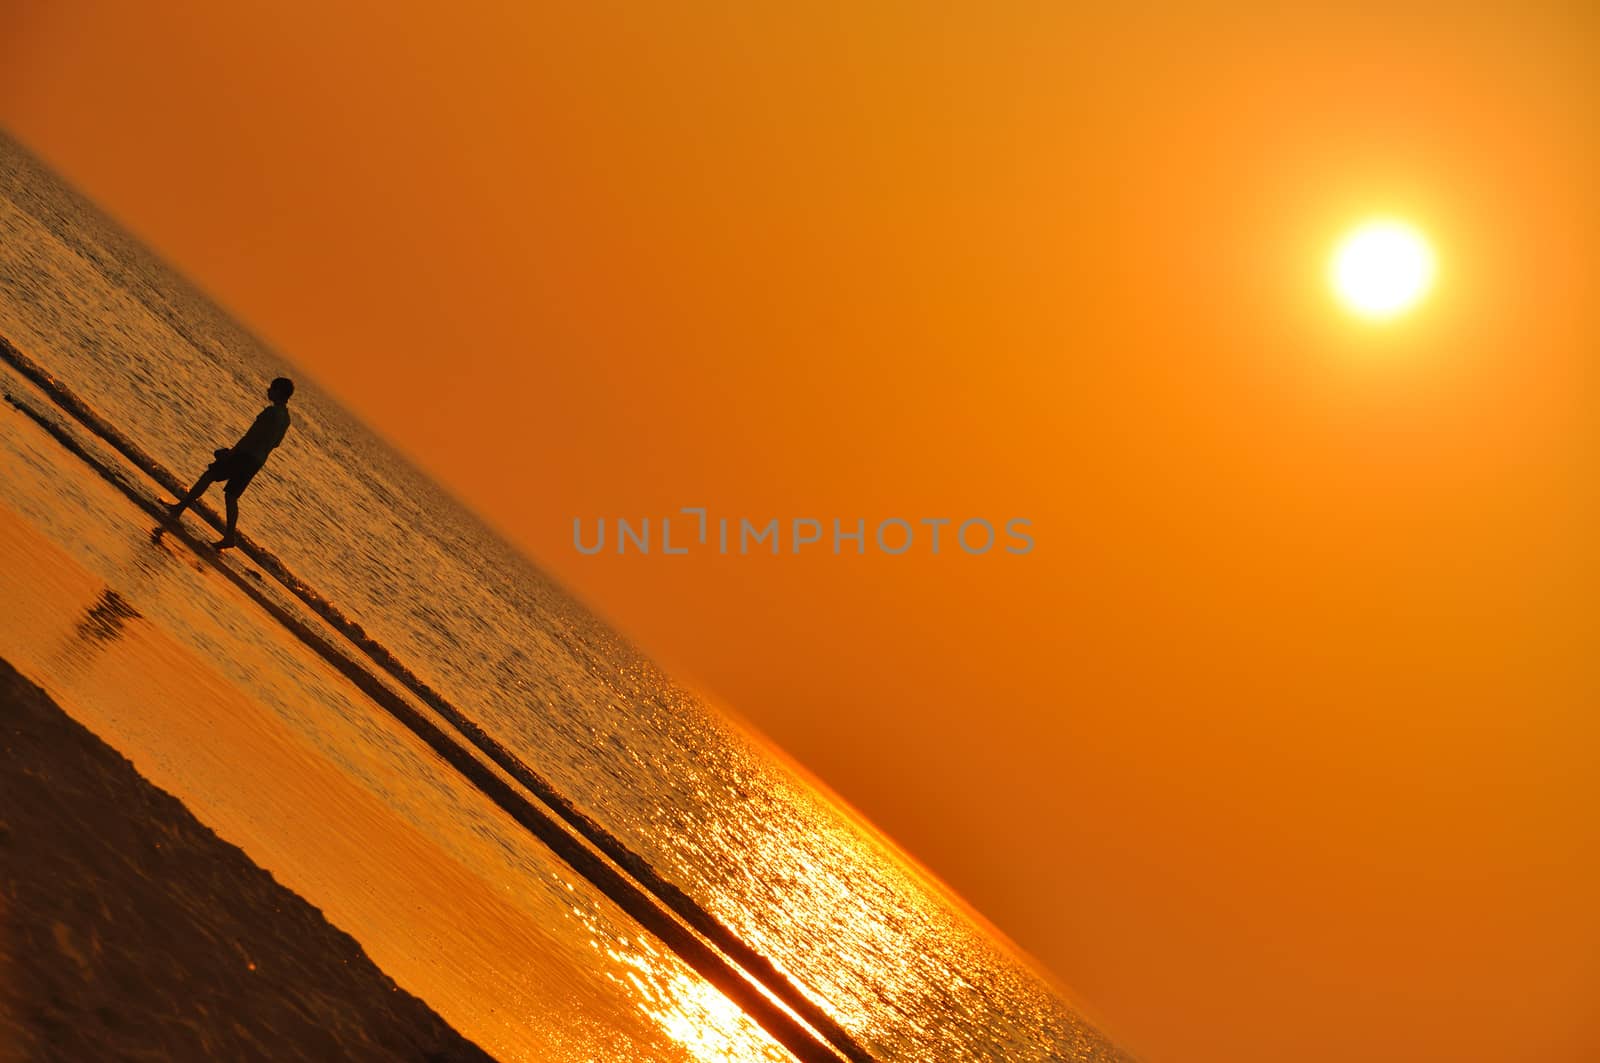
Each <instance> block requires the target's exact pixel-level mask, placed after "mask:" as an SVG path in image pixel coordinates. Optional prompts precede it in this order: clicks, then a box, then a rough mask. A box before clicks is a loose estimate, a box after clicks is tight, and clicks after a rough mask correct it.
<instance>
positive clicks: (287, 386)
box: [267, 376, 294, 402]
mask: <svg viewBox="0 0 1600 1063" xmlns="http://www.w3.org/2000/svg"><path fill="white" fill-rule="evenodd" d="M293 394H294V381H293V380H290V379H289V378H288V377H286V376H280V377H279V378H278V379H276V380H274V381H273V382H272V385H271V386H270V387H268V388H267V398H269V399H271V400H272V401H273V402H288V401H289V396H290V395H293Z"/></svg>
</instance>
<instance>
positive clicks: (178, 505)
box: [167, 465, 217, 517]
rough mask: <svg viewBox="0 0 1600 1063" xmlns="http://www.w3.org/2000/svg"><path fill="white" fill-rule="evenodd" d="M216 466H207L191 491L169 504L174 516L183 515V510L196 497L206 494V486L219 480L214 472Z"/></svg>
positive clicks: (169, 509)
mask: <svg viewBox="0 0 1600 1063" xmlns="http://www.w3.org/2000/svg"><path fill="white" fill-rule="evenodd" d="M214 467H215V466H214V465H208V466H206V471H205V472H203V473H201V474H200V479H198V480H196V481H195V482H194V486H193V487H191V488H189V493H188V494H186V495H184V496H183V497H182V498H180V499H178V500H177V501H176V502H174V503H173V504H172V505H170V506H168V507H167V512H168V513H170V514H172V515H173V516H174V517H178V516H182V515H183V511H184V510H186V509H188V508H189V506H190V505H191V504H192V503H193V502H194V500H195V499H197V498H199V497H200V496H201V495H203V494H205V493H206V488H208V487H210V486H211V485H212V484H214V483H216V482H217V478H216V475H215V474H214V473H213V472H212V469H213V468H214Z"/></svg>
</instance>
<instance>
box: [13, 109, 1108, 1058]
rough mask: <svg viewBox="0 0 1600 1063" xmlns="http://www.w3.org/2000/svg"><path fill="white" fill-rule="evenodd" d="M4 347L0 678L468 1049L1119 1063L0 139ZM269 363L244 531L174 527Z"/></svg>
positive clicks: (1013, 964)
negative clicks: (70, 725) (222, 844)
mask: <svg viewBox="0 0 1600 1063" xmlns="http://www.w3.org/2000/svg"><path fill="white" fill-rule="evenodd" d="M0 339H3V343H0V349H3V350H4V351H5V352H8V353H7V357H6V358H5V359H4V360H0V388H3V391H4V394H5V399H6V401H5V402H3V403H0V603H4V608H0V656H3V657H4V658H6V659H7V660H9V661H11V663H12V664H13V665H15V666H16V667H17V668H18V669H19V670H21V671H22V672H23V673H24V674H26V675H27V676H28V677H29V678H30V679H32V680H34V681H35V682H37V683H39V684H41V685H42V686H43V687H44V688H45V689H46V690H47V691H48V692H49V693H50V694H51V695H52V696H53V697H54V698H55V699H56V700H57V702H58V703H59V704H61V705H62V706H63V707H64V708H65V709H66V710H67V711H68V712H69V713H71V714H72V715H73V716H74V717H76V718H77V719H79V720H80V722H82V723H84V724H85V725H86V726H88V727H89V728H90V729H92V730H94V731H95V732H96V733H97V734H99V735H100V736H101V737H102V738H103V739H105V740H106V741H107V742H109V743H110V744H111V745H112V746H113V747H115V748H116V749H117V750H118V751H119V752H121V753H123V754H124V755H126V756H127V757H129V759H130V760H132V761H133V763H134V765H135V767H136V768H138V769H139V771H140V772H141V773H142V774H144V775H145V776H146V777H147V778H148V779H150V780H151V781H152V782H154V783H155V784H156V785H158V786H160V787H162V788H163V789H166V790H168V791H169V792H171V793H173V794H174V795H176V796H177V797H178V798H179V799H180V800H182V801H183V802H184V804H185V805H186V806H187V807H188V808H189V809H190V811H192V812H193V813H194V814H195V815H196V816H197V817H198V818H199V819H200V820H201V821H202V822H204V823H205V824H206V825H207V826H209V827H211V828H212V829H213V830H215V831H216V832H217V833H218V834H219V835H220V836H221V837H222V838H224V839H225V840H227V841H229V842H231V843H233V844H235V845H238V846H239V847H241V848H242V849H243V850H244V851H245V853H246V854H248V855H249V856H250V857H251V858H252V859H253V860H254V861H255V862H256V863H257V864H259V865H260V866H262V867H264V868H265V869H267V870H268V871H269V872H271V873H272V874H273V875H274V876H275V877H276V878H277V879H278V881H279V882H281V883H283V884H284V885H285V886H287V887H288V888H290V889H292V890H294V891H295V892H297V893H299V894H300V895H301V896H303V897H305V898H306V899H307V900H308V901H309V902H310V903H312V904H313V905H315V906H316V907H318V908H320V909H321V910H322V911H323V913H324V914H325V915H326V917H327V918H328V919H329V920H330V921H331V922H332V923H333V924H334V925H335V926H337V927H339V928H340V929H342V930H344V931H346V932H347V933H349V934H351V935H352V936H353V937H354V938H355V939H356V940H357V941H358V942H359V943H360V945H361V946H362V948H363V949H365V950H366V951H367V953H368V954H369V955H370V956H371V957H372V958H373V960H374V961H375V962H376V963H377V964H378V965H379V966H380V967H381V968H383V970H384V971H385V972H386V973H388V974H389V975H390V976H391V977H393V978H394V979H395V980H396V982H397V983H399V984H400V985H401V986H402V987H404V988H405V989H407V990H408V991H410V992H412V993H415V994H416V995H417V996H419V997H421V998H422V999H423V1000H424V1001H426V1002H427V1003H428V1004H430V1005H431V1006H432V1007H433V1008H434V1009H435V1010H436V1011H437V1012H438V1013H439V1014H440V1015H441V1016H442V1017H443V1018H444V1019H445V1020H446V1021H448V1022H450V1023H451V1024H452V1025H453V1026H455V1027H456V1029H458V1030H460V1031H461V1032H462V1033H463V1034H465V1035H466V1036H467V1037H469V1038H471V1039H472V1040H474V1041H476V1042H477V1043H478V1044H480V1045H481V1046H482V1047H483V1048H485V1049H486V1050H487V1051H489V1052H491V1053H492V1054H494V1055H495V1056H497V1057H498V1058H500V1059H503V1060H508V1061H511V1060H519V1061H520V1060H529V1061H557V1063H559V1061H568V1060H571V1061H578V1060H585V1061H589V1060H628V1061H633V1060H705V1061H711V1060H785V1059H791V1058H802V1059H824V1060H826V1059H858V1060H866V1059H872V1060H916V1061H939V1063H965V1061H978V1060H1004V1061H1028V1060H1118V1059H1124V1058H1126V1057H1125V1056H1124V1055H1123V1054H1121V1053H1120V1052H1119V1051H1118V1049H1117V1048H1116V1047H1115V1046H1114V1045H1112V1044H1111V1043H1110V1042H1109V1041H1108V1040H1107V1039H1106V1038H1105V1037H1104V1036H1103V1035H1102V1034H1101V1033H1099V1032H1098V1031H1097V1030H1096V1028H1095V1027H1094V1026H1093V1025H1091V1024H1090V1023H1089V1022H1088V1021H1086V1020H1085V1019H1084V1018H1082V1017H1081V1009H1078V1008H1076V1007H1075V1006H1074V1005H1073V1004H1071V1003H1070V1002H1069V1000H1068V999H1067V997H1066V995H1065V994H1064V992H1063V991H1062V990H1061V989H1060V988H1059V987H1058V986H1056V985H1055V984H1054V983H1052V982H1051V981H1049V980H1048V979H1047V978H1045V977H1044V976H1043V975H1041V974H1040V973H1038V972H1037V971H1036V970H1035V969H1034V968H1033V967H1032V966H1030V964H1029V963H1028V962H1027V961H1026V960H1025V959H1024V958H1023V957H1021V956H1019V955H1018V954H1017V953H1016V952H1015V951H1013V950H1012V949H1011V948H1010V947H1009V946H1008V945H1007V944H1006V943H1005V942H1004V941H1003V940H1002V939H1001V938H999V936H998V935H996V934H995V933H993V932H992V931H991V930H990V929H988V928H987V927H985V926H984V925H983V924H982V922H981V920H978V919H976V918H974V917H973V916H971V915H970V914H969V913H968V912H967V911H965V910H964V909H963V907H962V905H961V904H960V903H959V901H957V900H956V899H954V898H953V897H951V896H950V895H949V894H948V893H947V892H945V891H944V890H943V889H941V888H940V886H939V885H938V884H937V883H936V882H934V881H932V880H931V879H930V878H929V877H928V876H926V875H925V874H924V873H923V872H921V871H920V870H919V869H918V868H917V867H916V866H915V865H914V864H913V863H912V862H911V861H909V860H907V859H906V858H905V857H904V856H902V855H901V854H899V853H898V852H897V851H896V849H895V848H894V846H893V845H892V844H890V843H889V842H888V841H887V840H886V839H885V838H883V837H882V836H881V835H879V834H878V833H877V832H875V831H874V830H873V829H872V828H871V826H870V825H869V824H866V823H864V822H863V821H862V820H861V819H860V818H859V817H857V816H856V815H854V814H853V813H851V812H850V811H849V810H848V809H846V808H844V807H842V806H841V805H840V804H839V803H838V802H837V801H835V800H834V799H832V798H831V797H830V796H829V795H828V794H827V793H826V792H825V791H824V790H822V789H821V788H820V787H818V786H817V785H815V784H814V783H812V782H811V781H810V780H809V779H808V778H807V777H805V775H804V774H803V773H802V772H800V771H798V770H796V769H794V768H793V767H792V766H791V765H790V764H789V763H788V762H787V761H786V760H785V759H784V758H783V757H782V755H781V754H779V753H778V752H776V751H775V750H773V749H772V748H771V746H770V745H769V744H768V743H767V742H766V741H765V740H764V739H762V738H761V737H760V736H759V735H757V734H755V733H754V732H752V731H750V730H749V729H748V728H747V727H746V726H744V725H743V724H741V723H740V722H738V721H737V720H735V719H732V718H730V717H728V716H726V715H724V714H722V713H719V712H718V711H717V710H716V709H715V708H714V707H712V706H710V705H709V704H707V703H706V702H705V701H704V700H703V699H701V698H699V697H697V696H696V695H695V694H694V693H693V692H692V691H690V690H688V689H686V688H685V687H684V686H682V685H680V684H677V683H675V682H674V681H673V680H672V678H671V677H669V676H668V675H666V674H664V673H663V671H662V670H661V669H660V668H658V667H657V666H656V665H655V664H653V663H652V662H651V660H650V659H649V658H648V657H647V656H646V655H645V654H643V653H642V652H640V650H639V649H637V648H636V647H634V646H632V645H630V644H629V643H628V642H627V641H625V640H624V639H622V638H620V637H619V636H618V635H617V634H616V633H615V632H613V631H612V630H610V629H609V628H607V627H606V626H605V625H604V624H603V623H602V622H600V621H599V620H598V619H597V618H596V617H595V616H594V615H592V614H591V613H590V612H588V611H587V610H586V609H585V608H584V606H583V604H582V603H581V602H579V601H577V600H576V599H575V598H574V596H573V595H572V594H570V593H568V592H567V591H566V590H564V589H563V588H562V587H560V586H559V585H557V584H556V583H555V582H554V581H553V580H552V579H550V578H549V577H548V576H546V575H545V574H544V573H542V572H541V571H540V570H539V569H538V568H537V567H535V565H534V564H532V563H531V562H530V561H529V560H527V559H526V558H524V557H523V556H521V555H520V554H519V553H518V552H517V551H516V550H514V549H512V548H511V547H510V546H508V545H507V544H506V543H505V542H504V541H503V540H502V539H500V538H499V537H497V536H496V535H495V534H494V533H493V532H492V531H491V530H490V529H488V528H487V527H486V526H485V525H484V524H483V523H481V522H480V521H479V520H478V519H477V518H475V517H474V516H473V514H472V513H470V512H469V511H467V510H466V509H465V508H463V507H462V506H461V505H460V504H459V503H457V502H456V501H455V500H454V499H452V498H451V497H450V496H449V494H448V493H446V492H445V491H444V490H443V489H441V488H440V487H439V486H438V485H436V484H435V483H433V482H431V481H430V480H429V479H428V478H427V477H425V476H424V475H422V474H421V473H420V472H418V471H417V470H416V469H415V468H413V467H412V466H411V465H410V464H408V463H407V461H406V460H404V459H403V458H402V457H401V456H399V455H398V454H397V453H396V452H395V451H394V450H393V449H391V448H390V447H389V446H388V445H386V444H385V443H384V442H383V440H381V439H380V438H378V436H376V435H375V434H374V433H373V432H372V431H370V430H369V429H367V428H366V427H365V426H363V425H362V424H361V423H360V422H359V421H358V420H357V419H356V418H355V417H353V416H352V415H351V414H350V413H348V412H347V411H346V410H344V409H343V408H342V407H341V406H340V405H339V403H338V402H337V401H335V400H334V399H332V398H331V397H330V396H328V395H327V394H325V393H323V392H322V391H320V390H318V388H317V386H316V384H315V382H314V378H313V377H312V376H310V375H308V374H307V373H306V372H304V371H301V370H298V369H297V368H296V367H295V366H294V365H293V364H292V363H291V362H289V361H288V360H286V359H285V358H284V357H283V356H281V355H280V354H278V353H276V352H274V351H272V350H269V349H268V348H267V347H265V346H264V345H263V344H262V343H261V342H260V341H258V340H257V339H255V338H254V337H253V336H252V335H250V334H249V333H248V332H247V331H246V330H245V329H244V328H242V327H241V326H240V325H239V324H237V323H236V322H235V321H233V320H231V319H230V318H229V316H228V315H227V314H226V313H225V312H223V311H222V310H221V309H219V308H218V307H217V306H216V305H215V304H213V303H212V302H211V301H209V300H208V299H207V298H206V297H205V296H204V295H203V294H201V293H200V292H199V291H197V290H196V289H195V288H194V287H193V286H191V285H190V284H189V283H188V282H187V281H185V280H184V279H183V278H181V277H180V276H178V275H177V274H176V273H175V272H174V271H173V270H171V269H170V268H168V267H167V266H165V265H164V264H163V263H162V262H161V261H160V260H158V259H157V258H156V257H155V256H154V255H152V254H151V253H150V252H148V251H147V250H146V249H145V248H143V247H142V246H141V245H140V243H139V242H138V241H137V240H135V239H134V238H132V237H130V236H129V235H128V234H127V233H126V232H124V231H123V230H121V229H120V228H119V227H118V226H116V225H115V224H114V223H113V222H111V221H110V220H108V219H107V218H106V217H105V216H104V215H102V214H101V213H100V212H99V211H97V210H96V209H95V208H94V207H93V205H92V204H90V203H89V202H87V201H86V200H85V199H84V198H82V197H81V196H80V195H78V194H77V193H76V192H75V191H73V190H72V189H71V188H69V187H68V186H66V185H65V184H64V183H63V182H62V181H61V180H59V179H58V178H57V177H56V176H55V175H53V174H52V173H51V172H50V171H49V170H48V169H47V168H46V167H44V166H43V165H42V164H41V163H39V162H38V161H37V160H36V159H34V158H33V157H32V156H30V155H29V154H28V153H27V152H26V151H25V150H24V149H22V148H21V147H19V146H18V145H17V144H16V143H14V142H13V141H10V140H8V139H6V138H5V137H4V136H3V135H0ZM279 375H287V376H292V377H295V378H296V380H297V382H298V383H299V390H298V391H297V393H296V395H295V398H294V400H293V402H292V403H291V410H292V414H293V418H294V422H293V428H292V429H291V433H290V436H289V439H288V441H287V443H286V444H285V445H284V446H283V447H281V448H280V449H279V450H278V451H277V452H276V453H275V454H274V455H273V456H272V459H271V461H270V462H269V464H268V466H267V468H266V470H265V471H264V472H263V473H262V474H261V475H260V476H259V477H258V478H257V480H256V482H255V484H253V485H252V487H251V489H250V492H249V494H247V495H246V496H245V500H244V502H245V505H244V510H245V516H244V520H243V521H242V524H243V530H244V531H245V532H246V534H247V536H248V539H247V542H246V544H245V547H244V548H243V549H240V550H235V551H228V552H226V553H221V554H219V553H218V552H216V551H214V550H212V549H210V547H209V546H208V545H207V544H208V543H209V542H210V541H211V540H213V539H215V538H216V532H215V531H214V530H213V529H212V528H210V527H207V526H206V525H205V524H204V523H202V516H201V515H200V514H197V513H195V512H191V514H190V515H189V516H187V517H186V518H185V520H184V522H183V523H182V525H180V526H179V527H177V528H171V529H165V530H164V529H163V526H162V524H161V523H160V521H159V520H158V515H159V511H158V510H157V509H156V508H155V507H156V500H157V499H158V498H163V497H164V498H171V497H172V493H173V486H174V485H175V484H179V483H183V482H187V481H188V480H190V479H192V478H193V477H194V476H195V475H196V474H198V472H199V471H200V469H201V468H203V467H204V465H205V463H206V462H207V461H209V460H210V455H211V451H212V449H213V448H215V447H217V446H221V445H225V444H226V443H227V442H229V441H231V440H232V439H234V438H236V437H237V436H238V435H239V434H240V433H241V432H242V431H243V429H244V428H245V427H247V425H248V424H249V422H250V420H251V419H252V418H253V416H254V415H255V413H256V412H257V410H258V409H259V408H260V406H262V405H264V404H265V401H266V400H265V398H264V391H265V388H266V385H267V383H268V381H270V380H271V379H272V378H273V377H275V376H279ZM207 501H208V502H209V503H210V504H211V505H212V506H214V507H217V508H220V491H216V490H213V492H212V493H211V495H210V497H209V498H208V500H207ZM1041 842H1042V843H1044V842H1045V840H1041Z"/></svg>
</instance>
